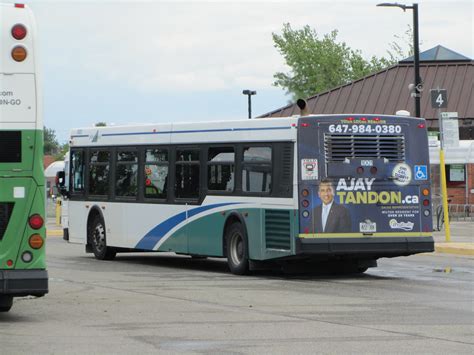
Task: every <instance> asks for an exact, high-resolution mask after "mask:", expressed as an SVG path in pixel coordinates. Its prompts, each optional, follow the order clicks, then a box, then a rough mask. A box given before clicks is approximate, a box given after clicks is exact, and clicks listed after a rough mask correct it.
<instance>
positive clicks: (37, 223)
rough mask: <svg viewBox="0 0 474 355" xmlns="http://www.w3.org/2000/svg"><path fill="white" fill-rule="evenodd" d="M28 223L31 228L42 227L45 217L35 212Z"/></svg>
mask: <svg viewBox="0 0 474 355" xmlns="http://www.w3.org/2000/svg"><path fill="white" fill-rule="evenodd" d="M28 223H29V225H30V227H31V228H33V229H40V228H41V227H43V224H44V221H43V217H41V216H40V215H39V214H34V215H32V216H30V219H29V220H28Z"/></svg>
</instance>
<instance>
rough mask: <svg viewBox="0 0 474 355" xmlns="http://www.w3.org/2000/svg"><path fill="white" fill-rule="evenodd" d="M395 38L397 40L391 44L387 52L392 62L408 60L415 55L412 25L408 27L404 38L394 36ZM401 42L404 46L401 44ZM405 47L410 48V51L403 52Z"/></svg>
mask: <svg viewBox="0 0 474 355" xmlns="http://www.w3.org/2000/svg"><path fill="white" fill-rule="evenodd" d="M394 37H395V38H396V39H397V40H395V41H393V42H392V43H389V45H388V46H389V47H390V49H389V50H387V54H388V56H389V61H390V62H397V61H399V60H400V59H404V58H408V57H411V56H413V55H414V54H415V49H414V48H413V29H412V26H411V25H408V26H407V29H406V30H405V32H404V34H403V35H402V36H400V35H394ZM400 41H401V42H402V43H403V44H400ZM420 44H421V43H420ZM403 47H408V51H405V50H403Z"/></svg>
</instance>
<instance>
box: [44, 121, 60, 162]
mask: <svg viewBox="0 0 474 355" xmlns="http://www.w3.org/2000/svg"><path fill="white" fill-rule="evenodd" d="M43 130H44V133H43V136H44V154H46V155H54V154H57V152H58V150H59V143H58V140H57V138H56V132H55V131H54V129H52V128H47V127H46V126H44V127H43Z"/></svg>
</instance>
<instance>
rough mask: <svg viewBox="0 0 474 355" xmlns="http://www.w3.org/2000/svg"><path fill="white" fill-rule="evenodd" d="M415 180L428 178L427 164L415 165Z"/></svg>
mask: <svg viewBox="0 0 474 355" xmlns="http://www.w3.org/2000/svg"><path fill="white" fill-rule="evenodd" d="M415 180H428V167H427V166H426V165H415Z"/></svg>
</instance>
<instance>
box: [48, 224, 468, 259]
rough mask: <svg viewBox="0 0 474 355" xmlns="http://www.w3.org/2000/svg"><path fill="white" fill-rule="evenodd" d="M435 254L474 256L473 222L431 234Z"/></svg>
mask: <svg viewBox="0 0 474 355" xmlns="http://www.w3.org/2000/svg"><path fill="white" fill-rule="evenodd" d="M46 228H47V236H48V237H62V236H63V230H62V227H61V226H57V225H56V223H55V220H54V218H48V220H47V223H46ZM433 238H434V240H435V250H436V252H437V253H448V254H458V255H474V222H451V241H450V242H446V237H445V233H444V230H443V231H441V232H437V231H435V232H433Z"/></svg>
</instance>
